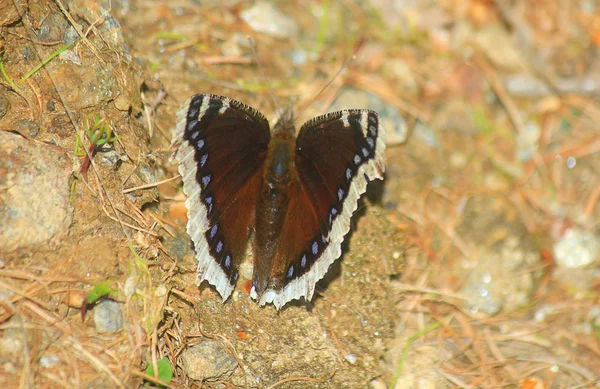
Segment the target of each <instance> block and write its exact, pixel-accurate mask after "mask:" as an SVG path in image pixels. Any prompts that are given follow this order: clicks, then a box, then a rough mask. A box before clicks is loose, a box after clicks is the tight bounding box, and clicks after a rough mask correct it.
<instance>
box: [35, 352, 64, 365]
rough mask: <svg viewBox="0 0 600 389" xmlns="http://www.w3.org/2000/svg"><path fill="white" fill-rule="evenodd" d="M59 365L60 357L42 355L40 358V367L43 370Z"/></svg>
mask: <svg viewBox="0 0 600 389" xmlns="http://www.w3.org/2000/svg"><path fill="white" fill-rule="evenodd" d="M59 363H60V357H59V356H58V355H56V354H48V355H42V356H41V358H40V365H42V366H43V367H45V368H50V367H53V366H56V365H58V364H59Z"/></svg>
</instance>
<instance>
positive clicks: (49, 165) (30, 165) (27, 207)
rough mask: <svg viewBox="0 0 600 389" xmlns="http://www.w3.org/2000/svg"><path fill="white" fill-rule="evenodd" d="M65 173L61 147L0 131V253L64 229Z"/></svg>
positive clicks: (67, 211) (67, 206)
mask: <svg viewBox="0 0 600 389" xmlns="http://www.w3.org/2000/svg"><path fill="white" fill-rule="evenodd" d="M70 175H71V166H70V163H69V160H68V158H67V157H66V156H65V152H64V150H62V149H60V148H58V147H55V146H51V145H48V144H43V143H39V142H32V141H29V140H27V139H24V138H23V137H22V136H20V135H17V134H13V133H10V132H6V131H0V226H2V228H0V252H2V251H11V250H15V249H17V248H20V247H26V246H31V245H33V244H37V243H42V242H46V241H47V240H49V239H51V238H57V237H59V236H60V235H62V234H64V233H66V231H67V229H68V227H69V225H70V224H71V217H72V204H71V202H70V201H69V177H70Z"/></svg>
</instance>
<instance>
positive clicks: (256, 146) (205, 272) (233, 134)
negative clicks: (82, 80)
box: [172, 94, 271, 300]
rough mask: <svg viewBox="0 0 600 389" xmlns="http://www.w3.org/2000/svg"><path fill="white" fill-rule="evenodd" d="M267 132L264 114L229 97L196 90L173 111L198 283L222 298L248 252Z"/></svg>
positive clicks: (225, 296)
mask: <svg viewBox="0 0 600 389" xmlns="http://www.w3.org/2000/svg"><path fill="white" fill-rule="evenodd" d="M270 136H271V135H270V131H269V123H268V121H267V120H266V119H265V118H264V116H263V115H262V114H260V113H259V112H258V111H256V110H255V109H253V108H250V107H248V106H247V105H244V104H242V103H240V102H238V101H235V100H232V99H230V98H228V97H222V96H215V95H211V94H200V95H196V96H193V97H192V98H190V99H189V100H188V101H187V102H186V103H185V104H183V106H182V107H181V109H180V110H179V112H178V113H177V126H176V128H175V130H174V131H173V140H172V146H174V145H179V148H178V150H177V154H176V157H175V158H176V159H177V161H178V162H179V173H180V174H181V177H182V180H183V191H184V193H185V194H186V196H187V200H186V207H187V209H188V223H187V232H188V234H189V235H190V237H191V238H192V241H193V242H194V249H195V251H196V259H197V260H198V278H197V282H198V284H200V283H201V282H202V281H203V280H207V281H208V282H209V283H210V284H212V285H214V286H215V288H216V290H217V291H218V292H219V294H220V295H221V297H223V300H226V299H227V298H228V297H229V295H230V294H231V292H232V290H233V287H234V285H235V282H236V281H237V278H238V271H239V270H238V267H239V264H240V262H241V261H242V259H243V256H244V254H245V252H246V246H247V243H248V237H249V234H250V230H251V226H252V225H253V219H254V216H255V209H256V198H257V196H258V191H259V188H260V182H261V170H262V169H261V168H262V165H263V162H264V160H265V157H266V153H267V148H268V145H269V140H270Z"/></svg>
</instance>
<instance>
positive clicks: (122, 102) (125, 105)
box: [115, 95, 131, 111]
mask: <svg viewBox="0 0 600 389" xmlns="http://www.w3.org/2000/svg"><path fill="white" fill-rule="evenodd" d="M115 108H116V109H118V110H119V111H129V108H131V104H129V101H128V100H127V98H126V97H125V96H123V95H121V96H119V97H117V98H116V99H115Z"/></svg>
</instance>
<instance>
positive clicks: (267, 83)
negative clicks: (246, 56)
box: [248, 37, 281, 114]
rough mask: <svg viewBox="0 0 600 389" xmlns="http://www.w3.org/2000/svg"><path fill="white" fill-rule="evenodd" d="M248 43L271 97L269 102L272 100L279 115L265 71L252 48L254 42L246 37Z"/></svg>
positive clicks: (254, 49) (279, 111)
mask: <svg viewBox="0 0 600 389" xmlns="http://www.w3.org/2000/svg"><path fill="white" fill-rule="evenodd" d="M248 43H249V44H250V48H251V49H252V54H254V58H255V59H256V63H257V64H258V68H259V69H260V73H261V74H262V76H263V79H264V80H265V85H267V89H268V90H269V95H271V100H273V105H274V106H275V110H276V111H277V113H278V114H281V110H280V109H279V106H278V105H277V101H276V100H275V94H274V93H273V89H271V85H269V80H268V79H267V75H266V74H265V71H264V70H263V67H262V64H261V63H260V59H258V54H256V48H255V47H254V41H253V40H252V38H250V37H248Z"/></svg>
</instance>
